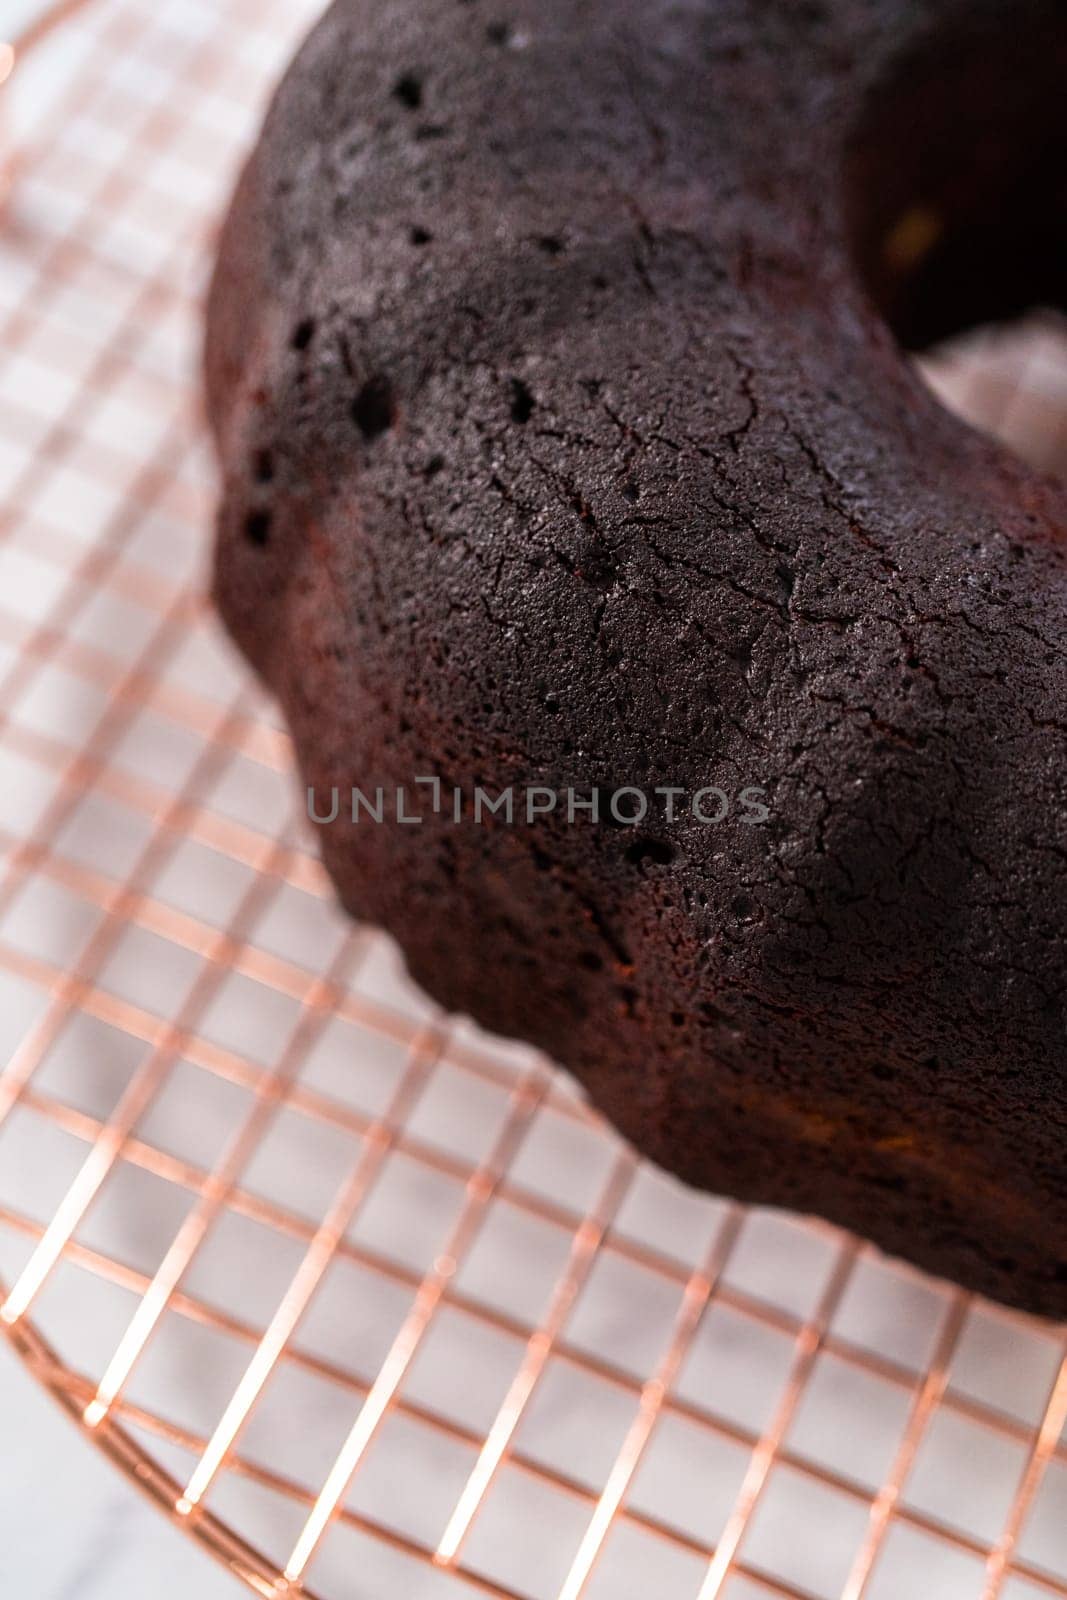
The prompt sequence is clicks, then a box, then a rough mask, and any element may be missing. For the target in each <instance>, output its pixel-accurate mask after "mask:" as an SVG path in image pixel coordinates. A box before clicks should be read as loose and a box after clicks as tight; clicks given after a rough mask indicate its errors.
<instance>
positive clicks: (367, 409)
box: [352, 372, 396, 439]
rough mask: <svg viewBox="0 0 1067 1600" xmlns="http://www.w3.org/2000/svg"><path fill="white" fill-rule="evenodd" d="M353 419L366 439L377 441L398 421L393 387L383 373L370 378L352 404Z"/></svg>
mask: <svg viewBox="0 0 1067 1600" xmlns="http://www.w3.org/2000/svg"><path fill="white" fill-rule="evenodd" d="M352 417H353V420H354V421H355V422H356V423H357V424H358V426H359V430H360V432H361V433H362V435H363V437H364V439H377V438H378V436H379V435H380V434H383V433H385V432H386V431H387V430H388V429H389V428H391V427H392V426H393V423H394V422H395V421H396V398H395V396H394V394H393V386H392V384H391V383H390V382H389V379H388V378H387V377H385V376H384V374H382V373H380V372H379V373H375V375H374V376H373V377H372V378H368V379H367V381H366V383H365V384H364V385H363V387H362V389H361V390H360V391H359V393H358V394H357V396H356V398H355V399H354V400H353V402H352Z"/></svg>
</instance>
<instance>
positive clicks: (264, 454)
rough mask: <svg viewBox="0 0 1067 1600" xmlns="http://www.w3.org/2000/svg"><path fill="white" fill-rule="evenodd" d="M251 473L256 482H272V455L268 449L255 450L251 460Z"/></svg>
mask: <svg viewBox="0 0 1067 1600" xmlns="http://www.w3.org/2000/svg"><path fill="white" fill-rule="evenodd" d="M253 473H254V476H255V480H256V482H257V483H272V482H273V480H274V457H273V456H272V455H271V453H270V451H269V450H257V451H256V455H255V460H254V462H253Z"/></svg>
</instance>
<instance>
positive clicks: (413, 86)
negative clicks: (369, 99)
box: [393, 72, 422, 111]
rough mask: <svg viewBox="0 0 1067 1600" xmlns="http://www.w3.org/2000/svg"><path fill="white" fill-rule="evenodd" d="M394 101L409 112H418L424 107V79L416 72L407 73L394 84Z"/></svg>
mask: <svg viewBox="0 0 1067 1600" xmlns="http://www.w3.org/2000/svg"><path fill="white" fill-rule="evenodd" d="M393 99H394V100H399V101H400V104H401V105H402V106H407V108H408V110H409V111H417V110H418V109H419V107H420V106H421V105H422V79H421V78H420V77H419V76H418V75H417V74H416V73H414V72H405V73H404V74H403V76H402V77H399V78H398V79H397V80H396V82H395V83H394V84H393Z"/></svg>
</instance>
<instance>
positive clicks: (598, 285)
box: [593, 272, 609, 290]
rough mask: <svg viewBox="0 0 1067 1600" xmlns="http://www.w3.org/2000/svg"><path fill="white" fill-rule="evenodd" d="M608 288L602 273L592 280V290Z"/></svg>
mask: <svg viewBox="0 0 1067 1600" xmlns="http://www.w3.org/2000/svg"><path fill="white" fill-rule="evenodd" d="M608 287H609V285H608V280H607V278H605V276H604V274H603V273H602V272H598V273H597V274H596V275H595V277H594V278H593V288H594V289H601V290H603V289H607V288H608Z"/></svg>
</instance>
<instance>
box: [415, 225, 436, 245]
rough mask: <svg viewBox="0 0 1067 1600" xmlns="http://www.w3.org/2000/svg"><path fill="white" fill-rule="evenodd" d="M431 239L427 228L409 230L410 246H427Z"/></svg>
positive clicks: (431, 235) (431, 236)
mask: <svg viewBox="0 0 1067 1600" xmlns="http://www.w3.org/2000/svg"><path fill="white" fill-rule="evenodd" d="M432 239H433V234H432V233H431V232H430V230H429V228H419V227H414V228H412V230H411V242H412V244H429V243H430V241H431V240H432Z"/></svg>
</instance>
